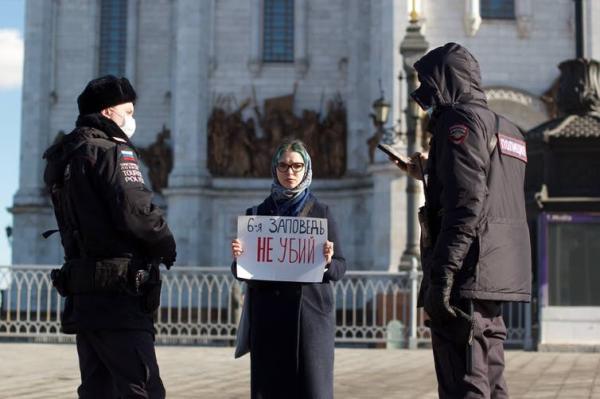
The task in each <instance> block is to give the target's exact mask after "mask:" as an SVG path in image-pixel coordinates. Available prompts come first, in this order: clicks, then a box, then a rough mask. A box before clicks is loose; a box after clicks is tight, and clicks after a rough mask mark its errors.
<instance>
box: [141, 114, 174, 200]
mask: <svg viewBox="0 0 600 399" xmlns="http://www.w3.org/2000/svg"><path fill="white" fill-rule="evenodd" d="M138 152H139V154H140V158H141V159H142V161H143V162H144V164H145V165H146V166H147V167H148V177H149V178H150V184H151V186H152V190H153V191H154V192H157V193H162V190H163V189H164V188H167V187H168V185H169V173H171V170H172V169H173V146H172V145H171V131H170V130H169V129H167V128H166V126H164V125H163V128H162V130H161V131H160V132H159V133H158V134H157V135H156V141H154V143H152V144H150V145H149V146H148V147H146V148H139V149H138Z"/></svg>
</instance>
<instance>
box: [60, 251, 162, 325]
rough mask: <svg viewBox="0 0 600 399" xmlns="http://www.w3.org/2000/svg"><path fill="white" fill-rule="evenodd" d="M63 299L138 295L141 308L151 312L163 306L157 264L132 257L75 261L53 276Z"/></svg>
mask: <svg viewBox="0 0 600 399" xmlns="http://www.w3.org/2000/svg"><path fill="white" fill-rule="evenodd" d="M50 278H51V279H52V285H54V287H55V288H56V290H57V291H58V293H59V294H60V295H62V296H65V297H66V296H71V295H89V294H111V293H112V294H127V295H131V296H139V297H141V299H142V308H143V310H144V311H145V312H148V313H152V312H154V311H155V310H156V309H158V307H159V306H160V290H161V286H162V280H161V278H160V270H159V263H158V262H148V263H144V262H139V261H136V260H133V259H131V258H109V259H72V260H68V261H67V262H65V263H64V264H63V265H62V267H61V268H60V269H54V270H52V271H51V273H50Z"/></svg>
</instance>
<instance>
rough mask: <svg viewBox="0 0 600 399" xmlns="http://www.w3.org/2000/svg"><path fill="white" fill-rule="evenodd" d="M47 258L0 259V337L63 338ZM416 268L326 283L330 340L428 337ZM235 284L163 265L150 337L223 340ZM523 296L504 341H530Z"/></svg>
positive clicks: (231, 319)
mask: <svg viewBox="0 0 600 399" xmlns="http://www.w3.org/2000/svg"><path fill="white" fill-rule="evenodd" d="M52 268H54V267H51V266H21V265H19V266H0V338H3V337H4V338H7V337H8V338H17V339H31V340H35V341H71V340H73V337H72V336H69V335H64V334H62V333H61V332H60V311H61V309H62V306H63V303H64V299H63V298H62V297H61V296H60V295H59V294H58V293H57V292H56V290H55V289H53V287H52V283H51V281H50V270H51V269H52ZM420 278H421V275H420V273H418V272H417V271H416V267H413V270H412V271H405V272H396V273H388V272H366V271H364V272H363V271H349V272H347V273H346V276H345V277H344V278H343V279H342V280H340V281H338V282H336V283H334V285H333V288H334V298H335V309H336V320H337V328H336V342H338V343H345V344H359V345H360V344H362V345H365V346H383V345H384V344H386V342H390V340H392V341H394V340H395V341H396V342H395V344H396V346H401V347H417V346H418V345H419V344H423V343H427V342H428V341H429V339H430V336H429V329H428V328H427V327H426V326H425V325H424V323H423V322H424V318H423V311H422V310H420V309H417V308H416V289H417V287H418V282H419V279H420ZM241 298H242V287H241V284H240V283H239V282H238V281H237V280H236V279H235V278H234V277H233V276H232V275H231V273H230V271H229V268H223V267H175V268H173V269H172V270H170V271H166V272H164V273H163V286H162V298H161V306H160V309H159V311H158V312H157V320H156V324H155V326H156V330H157V336H156V338H157V340H158V341H159V342H168V343H202V344H215V345H229V344H231V343H232V342H233V340H234V339H235V333H236V329H237V321H238V319H239V312H240V308H241V306H240V305H241ZM530 309H531V308H530V306H529V305H528V304H520V303H512V304H506V305H505V308H504V318H505V321H506V324H507V328H508V338H507V343H508V344H511V345H513V346H518V347H524V348H531V346H532V339H531V311H530Z"/></svg>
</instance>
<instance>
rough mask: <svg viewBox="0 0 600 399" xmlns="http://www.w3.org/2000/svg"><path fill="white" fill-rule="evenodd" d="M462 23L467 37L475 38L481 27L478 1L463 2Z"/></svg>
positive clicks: (467, 0) (466, 0) (468, 0)
mask: <svg viewBox="0 0 600 399" xmlns="http://www.w3.org/2000/svg"><path fill="white" fill-rule="evenodd" d="M463 22H464V25H465V33H466V34H467V36H475V35H476V34H477V31H478V30H479V27H480V26H481V12H480V7H479V0H465V16H464V20H463Z"/></svg>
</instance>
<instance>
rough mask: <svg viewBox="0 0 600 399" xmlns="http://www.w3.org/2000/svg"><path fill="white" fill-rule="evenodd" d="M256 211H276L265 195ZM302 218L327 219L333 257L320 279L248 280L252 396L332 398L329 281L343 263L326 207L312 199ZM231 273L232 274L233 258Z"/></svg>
mask: <svg viewBox="0 0 600 399" xmlns="http://www.w3.org/2000/svg"><path fill="white" fill-rule="evenodd" d="M251 211H252V210H251V209H248V210H247V211H246V214H247V215H251V214H252V212H251ZM257 214H258V215H276V214H277V208H276V206H275V203H274V201H273V200H272V198H271V197H268V198H267V199H266V200H265V201H264V202H263V203H262V204H260V205H259V206H258V209H257ZM306 216H307V217H314V218H325V219H327V230H328V240H329V241H332V242H333V243H334V255H333V258H332V260H331V263H330V265H329V268H328V270H327V271H326V272H325V275H324V277H323V282H322V283H290V282H271V281H248V288H249V289H250V290H251V295H250V298H251V299H250V347H251V349H250V356H251V389H252V395H251V397H252V398H317V399H318V398H323V399H326V398H333V352H334V340H335V309H334V306H333V305H334V300H333V289H332V287H331V284H330V283H329V282H330V281H336V280H339V279H341V278H342V277H343V276H344V273H345V272H346V261H345V259H344V255H343V253H342V244H341V243H340V241H339V239H338V234H337V226H336V223H335V221H334V220H333V217H332V215H331V213H330V211H329V209H328V207H327V206H326V205H324V204H322V203H320V202H318V201H315V203H314V205H313V207H312V209H311V210H310V212H309V213H308V214H307V215H306ZM320 250H322V249H320ZM232 272H233V274H234V275H236V263H235V262H234V263H233V264H232ZM236 276H237V275H236Z"/></svg>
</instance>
